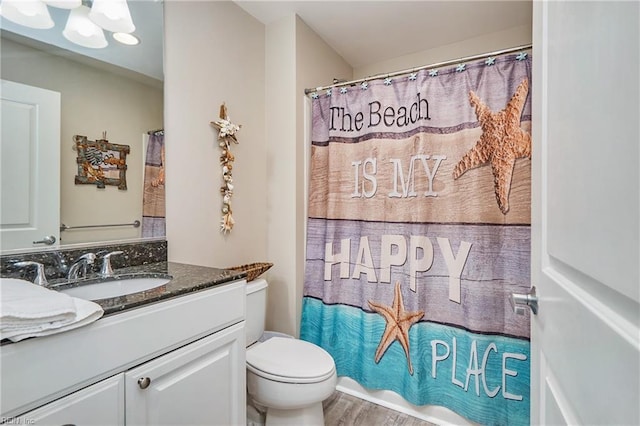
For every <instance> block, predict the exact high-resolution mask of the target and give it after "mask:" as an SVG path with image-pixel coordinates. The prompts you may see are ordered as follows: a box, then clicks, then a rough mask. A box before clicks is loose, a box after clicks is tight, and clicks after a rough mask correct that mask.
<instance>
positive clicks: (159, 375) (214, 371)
mask: <svg viewBox="0 0 640 426" xmlns="http://www.w3.org/2000/svg"><path fill="white" fill-rule="evenodd" d="M125 382H126V385H125V390H126V417H127V425H154V426H159V425H189V426H195V425H205V424H206V425H243V424H245V423H246V406H245V399H246V397H245V337H244V321H243V322H241V323H238V324H236V325H234V326H231V327H228V328H226V329H224V330H222V331H219V332H218V333H215V334H213V335H211V336H208V337H205V338H203V339H200V340H198V341H196V342H194V343H191V344H189V345H187V346H184V347H182V348H180V349H177V350H175V351H173V352H170V353H168V354H167V355H164V356H161V357H159V358H156V359H154V360H153V361H149V362H148V363H146V364H143V365H141V366H140V367H137V368H135V369H132V370H130V371H128V372H126V373H125Z"/></svg>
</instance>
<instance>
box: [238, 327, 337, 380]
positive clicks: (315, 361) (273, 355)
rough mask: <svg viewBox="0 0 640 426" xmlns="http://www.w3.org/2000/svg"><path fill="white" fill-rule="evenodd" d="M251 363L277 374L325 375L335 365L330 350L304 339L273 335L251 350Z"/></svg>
mask: <svg viewBox="0 0 640 426" xmlns="http://www.w3.org/2000/svg"><path fill="white" fill-rule="evenodd" d="M247 364H249V365H250V366H252V367H254V368H256V369H258V370H260V371H264V372H265V373H268V374H270V375H273V376H280V377H290V378H299V379H305V378H306V379H312V378H318V377H324V376H326V375H327V374H330V373H332V372H333V370H334V369H335V362H334V361H333V358H332V357H331V355H329V353H328V352H327V351H325V350H324V349H322V348H321V347H319V346H316V345H314V344H313V343H309V342H305V341H304V340H298V339H288V338H284V337H272V338H271V339H269V340H267V341H265V342H263V343H260V344H259V345H256V346H254V347H252V348H251V349H249V350H247Z"/></svg>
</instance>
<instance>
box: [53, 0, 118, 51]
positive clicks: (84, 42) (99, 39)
mask: <svg viewBox="0 0 640 426" xmlns="http://www.w3.org/2000/svg"><path fill="white" fill-rule="evenodd" d="M62 35H63V36H64V37H65V38H66V39H67V40H69V41H70V42H72V43H75V44H77V45H79V46H83V47H89V48H91V49H100V48H103V47H107V45H108V44H109V43H107V39H106V38H105V37H104V31H102V28H100V27H99V26H97V25H96V24H94V23H93V22H92V21H91V20H90V19H89V8H88V7H87V6H80V7H78V8H75V9H72V10H71V12H70V13H69V20H68V21H67V25H66V26H65V27H64V31H62Z"/></svg>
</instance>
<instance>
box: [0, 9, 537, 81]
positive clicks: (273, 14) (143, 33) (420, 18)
mask: <svg viewBox="0 0 640 426" xmlns="http://www.w3.org/2000/svg"><path fill="white" fill-rule="evenodd" d="M164 1H178V0H164ZM199 1H203V0H199ZM208 1H212V0H208ZM235 3H236V4H237V5H238V6H240V7H241V8H242V9H244V10H245V11H246V12H247V13H249V14H251V15H252V16H254V17H255V18H256V19H257V20H259V21H260V22H262V23H264V24H265V25H268V24H270V23H272V22H275V21H277V20H278V19H281V18H283V17H285V16H291V15H292V14H297V15H298V16H300V18H301V19H302V20H303V21H304V22H305V23H306V24H307V25H309V27H310V28H311V29H312V30H314V31H315V32H316V33H317V34H318V35H319V36H320V37H321V38H322V39H324V40H325V42H327V44H329V46H331V47H332V48H333V49H334V50H335V51H336V52H337V53H338V54H339V55H340V56H342V58H343V59H344V60H345V61H346V62H347V63H349V64H350V65H351V66H352V67H354V68H358V67H361V66H366V65H370V64H374V63H377V62H381V61H385V60H387V59H391V58H396V57H399V56H402V55H407V54H411V53H415V52H419V51H422V50H426V49H430V48H434V47H438V46H443V45H447V44H451V43H455V42H458V41H462V40H465V39H469V38H473V37H477V36H479V35H483V34H487V33H492V32H496V31H501V30H505V29H508V28H512V27H517V26H521V25H530V24H531V14H532V6H531V0H527V1H516V0H503V1H482V0H476V1H459V0H449V1H431V0H423V1H403V0H386V1H348V0H325V1H269V0H262V1H245V0H235ZM129 8H130V10H131V16H132V18H133V21H134V23H135V25H136V30H135V32H134V34H136V35H137V36H138V37H139V38H140V39H141V40H142V42H141V43H140V45H138V46H123V45H120V44H119V43H117V42H115V41H113V40H112V39H110V37H111V35H110V33H108V32H107V38H108V40H109V47H107V48H105V49H87V48H84V47H81V46H77V45H75V44H73V43H71V42H69V41H67V40H66V39H65V38H64V37H62V34H61V33H62V29H63V28H64V25H65V23H66V19H67V16H68V13H69V12H68V11H67V10H63V9H57V8H53V7H50V8H49V11H50V13H51V15H52V18H53V20H54V22H55V26H54V27H53V28H52V29H49V30H34V29H29V28H26V27H22V26H20V25H16V24H13V23H12V22H10V21H7V20H6V19H4V18H2V19H1V28H2V30H3V34H7V33H6V32H7V31H9V34H14V33H15V34H19V35H22V36H25V37H29V38H30V39H35V40H38V41H39V42H44V43H48V44H49V45H54V46H58V47H60V48H62V49H66V50H65V52H66V51H72V52H76V53H80V54H81V55H84V57H90V58H96V59H99V60H101V61H104V62H108V63H110V64H115V65H116V66H118V67H121V68H123V69H127V70H134V71H135V72H136V73H139V74H141V75H144V76H148V77H151V78H153V79H155V80H163V64H162V43H163V42H162V34H163V25H162V22H163V0H129Z"/></svg>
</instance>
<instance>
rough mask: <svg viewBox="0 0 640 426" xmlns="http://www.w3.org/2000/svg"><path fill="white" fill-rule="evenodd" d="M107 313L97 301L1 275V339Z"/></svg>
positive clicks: (55, 330) (67, 325)
mask: <svg viewBox="0 0 640 426" xmlns="http://www.w3.org/2000/svg"><path fill="white" fill-rule="evenodd" d="M103 314H104V311H103V310H102V307H101V306H100V305H98V304H97V303H94V302H91V301H88V300H83V299H78V298H75V297H71V296H69V295H66V294H63V293H60V292H57V291H54V290H49V289H47V288H44V287H41V286H39V285H36V284H33V283H30V282H29V281H25V280H19V279H15V278H0V339H9V340H11V341H13V342H18V341H20V340H22V339H26V338H27V337H37V336H46V335H48V334H54V333H61V332H63V331H67V330H72V329H74V328H78V327H81V326H83V325H86V324H89V323H91V322H93V321H95V320H97V319H98V318H100V317H101V316H102V315H103Z"/></svg>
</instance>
